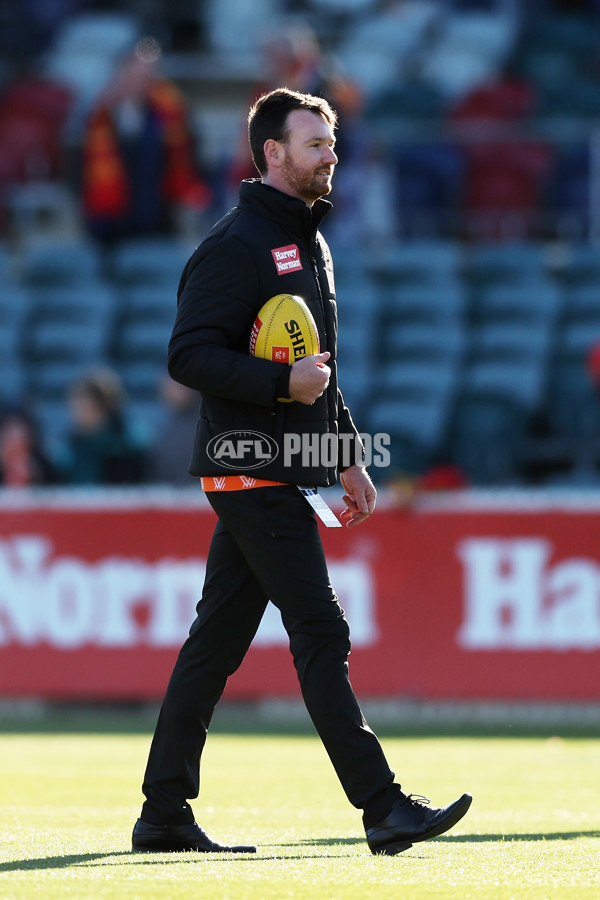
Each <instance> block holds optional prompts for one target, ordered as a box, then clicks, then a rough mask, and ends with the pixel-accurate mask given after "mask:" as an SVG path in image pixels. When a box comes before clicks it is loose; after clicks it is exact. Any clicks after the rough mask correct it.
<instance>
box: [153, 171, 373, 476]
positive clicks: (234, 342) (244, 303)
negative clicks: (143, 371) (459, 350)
mask: <svg viewBox="0 0 600 900" xmlns="http://www.w3.org/2000/svg"><path fill="white" fill-rule="evenodd" d="M330 208H331V204H330V203H329V202H328V201H327V200H317V202H316V203H315V204H314V206H313V207H312V209H311V208H309V207H307V206H306V204H305V203H303V202H302V201H301V200H298V199H296V198H294V197H291V196H289V195H288V194H284V193H282V192H281V191H278V190H276V189H275V188H272V187H269V186H268V185H264V184H262V182H261V181H260V180H258V179H256V180H254V179H251V180H248V181H243V182H242V184H241V187H240V200H239V204H238V205H237V206H236V207H234V208H233V209H232V210H230V211H229V212H228V213H227V214H226V215H225V216H224V217H223V218H222V219H221V220H220V221H219V222H218V223H217V224H216V225H215V226H214V228H213V229H212V230H211V231H210V232H209V234H208V235H207V237H206V238H205V239H204V241H203V242H202V243H201V244H200V246H199V247H198V248H197V249H196V251H195V252H194V253H193V255H192V257H191V258H190V260H189V262H188V263H187V265H186V267H185V269H184V271H183V275H182V277H181V282H180V285H179V291H178V305H177V317H176V320H175V326H174V328H173V334H172V336H171V341H170V343H169V372H170V374H171V376H172V377H173V378H174V379H175V380H176V381H179V382H181V383H182V384H185V385H187V386H188V387H191V388H195V389H196V390H198V391H200V392H201V394H202V407H201V415H200V420H199V422H198V428H197V431H196V441H195V445H194V450H193V455H192V461H191V464H190V472H191V474H192V475H223V474H234V473H235V474H244V475H249V476H254V477H257V478H268V479H274V480H277V481H284V482H287V483H292V484H313V485H320V486H323V487H327V486H329V485H332V484H334V483H335V481H336V479H337V474H338V466H337V464H336V460H335V455H336V454H335V450H336V448H337V446H338V443H337V442H338V438H339V434H340V433H341V434H350V435H352V446H354V438H355V436H356V428H355V426H354V423H353V421H352V418H351V416H350V413H349V412H348V410H347V409H346V407H345V406H344V402H343V399H342V396H341V394H340V392H339V390H338V386H337V373H336V362H335V358H336V344H337V311H336V303H335V287H334V280H333V266H332V261H331V254H330V252H329V248H328V246H327V243H326V242H325V240H324V238H323V236H322V235H321V234H320V233H319V231H318V226H319V223H320V222H321V220H322V219H323V216H324V215H325V214H326V213H327V212H328V211H329V209H330ZM296 248H297V249H296ZM282 249H291V250H292V253H291V254H287V256H286V259H287V260H288V265H287V266H284V267H281V266H279V267H278V265H277V254H275V253H274V252H273V251H275V250H282ZM280 269H281V272H280V271H279V270H280ZM281 293H289V294H297V295H299V296H301V297H302V298H303V299H304V300H305V301H306V303H307V304H308V306H309V308H310V310H311V312H312V314H313V316H314V318H315V321H316V323H317V327H318V329H319V337H320V346H321V350H322V351H323V350H328V351H329V352H330V353H331V358H330V359H329V362H328V365H329V366H330V367H331V379H330V382H329V387H328V388H327V390H326V391H325V393H324V394H323V396H322V397H320V398H319V399H318V400H317V401H316V402H315V403H314V404H313V405H312V406H307V405H305V404H302V403H297V402H295V403H280V402H278V401H277V400H276V398H277V397H278V396H282V395H283V396H286V395H287V387H288V385H289V371H290V367H289V366H286V365H284V364H281V363H276V362H271V361H270V360H264V359H258V358H255V357H253V356H250V354H249V349H248V348H249V338H250V332H251V330H252V325H253V323H254V320H255V318H256V314H257V313H258V311H259V309H260V307H261V306H262V305H263V303H265V302H266V301H267V300H268V299H269V298H270V297H272V296H274V295H275V294H281ZM282 391H283V392H284V393H283V394H282ZM228 432H234V434H233V435H232V437H233V438H235V437H237V436H239V433H241V432H244V433H246V434H245V435H242V437H244V436H245V437H248V436H249V437H250V438H252V434H249V435H248V434H247V433H255V432H259V433H260V434H262V435H267V436H268V438H269V439H270V442H271V446H272V447H274V448H275V451H274V453H273V452H272V453H270V454H269V452H266V451H265V445H264V444H262V445H261V444H260V441H259V442H255V443H253V442H252V440H249V441H247V442H246V443H245V444H243V453H240V454H239V457H238V458H234V459H233V460H232V459H231V458H228V457H227V456H221V457H219V458H217V459H215V452H214V451H215V446H216V443H218V441H219V440H220V438H219V436H220V435H224V434H226V433H228ZM286 434H287V435H288V437H287V438H286V437H285V435H286ZM327 434H329V435H330V436H331V437H329V438H324V437H323V436H324V435H327ZM289 435H299V438H297V439H293V442H292V443H290V438H289ZM303 435H304V436H305V437H304V438H302V436H303ZM215 439H217V441H216V442H215ZM302 440H304V441H305V443H304V445H303V446H304V449H305V453H304V456H303V454H302V453H297V452H292V449H293V447H297V446H298V445H299V443H301V441H302ZM211 442H212V443H211ZM309 442H312V443H310V444H309ZM345 443H346V445H348V444H349V443H350V442H349V440H348V439H345ZM317 446H319V447H323V448H324V449H325V450H326V451H327V452H325V454H322V453H317V452H316V450H314V451H313V452H312V453H311V452H310V449H309V448H310V447H313V448H316V447H317ZM332 447H333V451H334V452H333V453H332V452H331V448H332ZM217 456H218V454H217ZM319 457H320V458H319ZM339 459H340V461H341V462H342V461H343V462H344V463H345V464H347V463H348V460H347V459H343V458H342V457H341V456H340V457H339ZM222 460H224V461H225V463H226V464H224V463H223V461H222ZM266 460H267V461H266ZM352 461H353V460H350V462H352ZM344 467H345V466H344Z"/></svg>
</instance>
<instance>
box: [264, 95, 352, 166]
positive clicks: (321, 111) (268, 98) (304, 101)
mask: <svg viewBox="0 0 600 900" xmlns="http://www.w3.org/2000/svg"><path fill="white" fill-rule="evenodd" d="M295 109H306V110H308V111H309V112H313V113H316V114H317V115H319V116H322V117H323V118H324V119H325V121H326V122H327V124H328V125H331V127H332V128H335V126H336V124H337V113H336V112H335V110H333V109H332V108H331V106H330V105H329V103H328V102H327V100H324V99H323V97H315V96H314V95H313V94H301V93H300V92H299V91H290V90H288V88H277V90H275V91H270V92H269V93H268V94H263V95H262V97H259V98H258V100H257V101H256V103H255V104H254V105H253V106H252V108H251V110H250V112H249V113H248V140H249V141H250V152H251V153H252V159H253V161H254V165H255V166H256V168H257V169H258V171H259V172H260V174H261V175H265V174H266V171H267V160H266V159H265V151H264V146H265V141H268V140H273V141H279V142H281V143H285V142H286V140H287V139H288V135H289V129H288V125H287V119H288V116H289V114H290V113H291V112H293V111H294V110H295Z"/></svg>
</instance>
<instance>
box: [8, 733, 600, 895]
mask: <svg viewBox="0 0 600 900" xmlns="http://www.w3.org/2000/svg"><path fill="white" fill-rule="evenodd" d="M383 743H384V747H385V750H386V753H387V756H388V758H389V760H390V762H391V763H392V765H393V766H394V767H395V769H396V771H397V773H398V776H399V778H400V777H401V780H402V781H403V784H404V787H405V788H406V789H407V790H409V791H413V792H415V793H417V792H419V793H426V794H427V795H428V796H430V797H432V798H433V800H434V803H435V804H436V805H441V804H444V805H445V804H446V803H448V802H450V801H451V800H453V799H454V798H455V797H456V796H457V795H458V794H460V793H461V792H462V791H463V790H470V791H471V792H472V793H473V795H474V798H475V799H474V802H473V806H472V807H471V810H470V812H469V813H468V815H467V817H466V818H465V819H463V821H462V822H460V823H459V825H458V826H457V827H456V828H455V829H454V830H453V831H452V832H450V833H449V834H447V835H444V836H442V837H440V838H438V839H436V840H433V841H429V842H427V843H422V844H417V845H416V846H415V847H413V848H412V849H411V850H408V851H407V852H405V853H403V854H401V855H399V856H396V857H374V856H372V855H371V854H370V853H369V851H368V848H367V846H366V843H365V841H364V836H363V832H362V829H361V821H360V814H359V813H358V812H357V811H356V810H354V809H353V808H352V807H350V806H349V804H348V803H347V801H346V799H345V797H344V795H343V794H342V791H341V788H340V787H339V785H338V782H337V780H336V779H335V776H334V774H333V770H332V768H331V766H330V763H329V761H328V759H327V758H326V756H325V752H324V750H323V749H322V747H321V745H320V743H319V742H318V740H317V739H315V738H313V737H310V736H285V735H274V734H271V735H264V734H263V735H254V736H252V735H244V734H225V733H218V734H213V735H211V738H210V741H209V744H208V747H207V750H206V755H205V765H204V769H203V788H202V795H201V796H202V802H200V801H196V803H195V804H194V808H195V812H196V816H197V819H198V821H199V822H200V823H201V824H202V825H203V827H205V828H206V830H207V831H208V833H209V834H210V835H211V836H213V837H214V838H216V839H218V840H224V841H236V840H240V841H252V842H254V843H256V844H257V845H258V848H259V851H258V853H257V855H256V856H233V855H229V854H227V855H223V856H216V857H207V856H203V855H200V854H193V853H190V854H177V855H169V854H164V855H137V854H131V853H130V832H131V827H132V825H133V822H134V820H135V818H136V817H137V815H138V812H139V807H140V802H141V793H140V790H139V784H140V780H141V776H142V773H143V767H144V764H145V759H146V754H147V750H148V746H149V735H148V734H93V733H90V734H67V733H63V734H41V733H38V734H36V733H31V734H25V733H9V734H2V735H0V822H1V823H2V826H1V827H2V841H1V843H0V898H2V900H9V898H10V900H54V898H56V900H84V898H94V900H100V898H113V897H114V898H119V900H133V898H136V900H137V898H139V900H155V898H165V900H170V898H177V900H188V898H189V900H192V898H193V900H210V898H218V900H226V898H227V900H229V898H230V900H266V898H269V900H270V898H273V900H283V898H288V897H293V898H310V900H321V898H328V900H329V898H335V900H338V898H339V900H342V898H343V900H354V898H356V900H359V898H361V900H363V898H377V900H379V898H391V897H394V898H406V900H417V898H419V900H421V898H423V900H425V898H443V900H467V898H472V900H491V898H494V900H497V898H498V900H512V898H519V900H542V898H560V900H570V898H572V900H584V898H598V897H600V740H595V739H590V738H586V739H583V738H580V739H577V738H566V739H561V738H540V737H537V738H518V737H517V738H509V739H507V738H493V737H429V738H418V737H411V738H404V739H399V738H385V739H383Z"/></svg>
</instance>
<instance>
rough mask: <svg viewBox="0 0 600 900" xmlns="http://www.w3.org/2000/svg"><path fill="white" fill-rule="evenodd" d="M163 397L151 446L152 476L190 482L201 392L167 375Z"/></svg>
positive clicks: (176, 482)
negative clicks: (160, 412)
mask: <svg viewBox="0 0 600 900" xmlns="http://www.w3.org/2000/svg"><path fill="white" fill-rule="evenodd" d="M160 400H161V402H162V407H163V416H162V418H161V421H160V424H159V429H158V437H157V438H156V441H155V442H154V444H153V446H152V447H151V457H150V479H151V480H152V481H157V482H160V483H161V484H172V485H181V486H184V485H188V484H190V478H191V476H190V475H189V474H188V467H189V462H190V447H191V444H192V441H193V438H194V435H195V433H196V425H197V422H198V406H199V403H200V394H199V393H198V392H197V391H194V390H192V389H191V388H188V387H186V386H185V385H183V384H179V383H178V382H177V381H173V379H172V378H170V377H169V376H166V377H165V378H164V380H163V381H162V383H161V389H160Z"/></svg>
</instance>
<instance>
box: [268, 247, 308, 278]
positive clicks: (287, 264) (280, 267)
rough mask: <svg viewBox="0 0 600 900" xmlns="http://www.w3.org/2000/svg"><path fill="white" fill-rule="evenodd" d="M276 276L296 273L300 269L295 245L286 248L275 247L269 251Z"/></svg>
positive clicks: (298, 254) (297, 250)
mask: <svg viewBox="0 0 600 900" xmlns="http://www.w3.org/2000/svg"><path fill="white" fill-rule="evenodd" d="M271 253H272V254H273V259H274V260H275V267H276V269H277V274H278V275H287V274H288V272H297V271H298V269H301V268H302V262H301V261H300V250H299V249H298V245H297V244H288V245H287V247H276V248H275V250H271Z"/></svg>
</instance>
